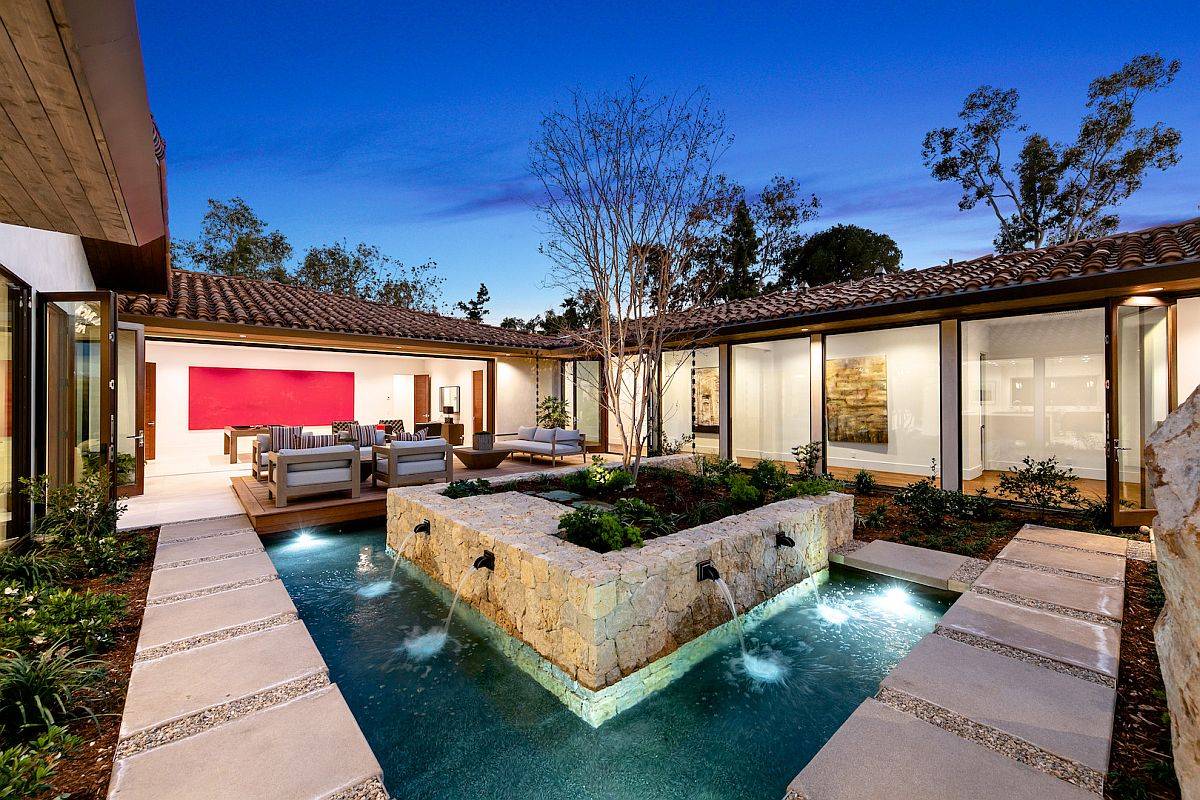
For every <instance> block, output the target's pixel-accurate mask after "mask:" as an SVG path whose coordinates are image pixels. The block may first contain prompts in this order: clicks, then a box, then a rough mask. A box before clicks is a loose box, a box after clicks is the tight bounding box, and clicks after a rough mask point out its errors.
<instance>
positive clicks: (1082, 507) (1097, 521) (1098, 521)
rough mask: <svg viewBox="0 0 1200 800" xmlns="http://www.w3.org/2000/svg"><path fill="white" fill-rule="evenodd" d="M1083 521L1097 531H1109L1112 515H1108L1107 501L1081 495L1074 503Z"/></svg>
mask: <svg viewBox="0 0 1200 800" xmlns="http://www.w3.org/2000/svg"><path fill="white" fill-rule="evenodd" d="M1076 507H1077V508H1078V509H1079V514H1080V516H1081V517H1082V518H1083V522H1084V524H1085V525H1087V526H1088V527H1089V528H1091V529H1092V530H1093V531H1096V532H1097V533H1100V532H1104V533H1108V532H1109V531H1110V526H1111V524H1112V517H1111V516H1110V515H1109V508H1108V501H1107V500H1098V499H1096V498H1094V497H1081V498H1080V499H1079V502H1077V503H1076Z"/></svg>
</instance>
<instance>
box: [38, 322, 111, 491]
mask: <svg viewBox="0 0 1200 800" xmlns="http://www.w3.org/2000/svg"><path fill="white" fill-rule="evenodd" d="M44 309H45V320H44V324H45V328H44V330H45V339H44V342H43V348H44V352H45V359H46V360H45V364H44V368H45V373H44V374H45V376H46V416H45V420H46V430H45V436H46V473H47V474H48V475H49V476H50V480H51V482H52V483H54V484H62V483H72V482H74V481H76V480H78V479H79V478H80V477H82V476H83V475H84V474H85V473H86V472H90V471H94V470H97V469H100V468H102V467H106V466H107V463H108V459H109V457H110V449H109V447H110V445H111V441H110V430H111V428H110V427H109V425H108V424H106V423H107V420H105V419H104V414H107V413H110V406H109V403H108V396H107V395H108V393H109V389H108V387H107V386H106V378H107V376H106V375H104V374H103V369H104V368H105V367H106V366H107V365H106V364H104V363H103V360H104V359H103V351H104V349H105V348H106V347H108V346H110V342H109V340H108V332H109V331H108V325H106V324H105V323H106V320H105V313H106V310H107V309H106V307H105V304H104V303H102V302H101V301H99V300H59V301H51V302H47V303H46V304H45V305H44Z"/></svg>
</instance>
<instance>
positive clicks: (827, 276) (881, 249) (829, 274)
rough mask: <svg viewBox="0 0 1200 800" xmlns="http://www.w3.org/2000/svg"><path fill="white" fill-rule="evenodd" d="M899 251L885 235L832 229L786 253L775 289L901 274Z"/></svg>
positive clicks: (843, 227) (848, 227)
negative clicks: (877, 274) (878, 275)
mask: <svg viewBox="0 0 1200 800" xmlns="http://www.w3.org/2000/svg"><path fill="white" fill-rule="evenodd" d="M901 255H902V254H901V252H900V247H899V246H898V245H897V244H896V242H895V240H894V239H892V237H890V236H888V235H887V234H886V233H876V232H875V231H872V230H868V229H867V228H860V227H859V226H857V225H834V226H833V227H832V228H829V229H828V230H824V231H821V232H820V233H814V234H813V235H812V236H810V237H808V238H807V239H805V240H804V242H803V243H801V244H800V245H798V246H796V247H794V248H793V249H792V250H791V251H789V252H788V254H787V256H786V257H785V259H784V265H783V270H782V273H781V274H780V276H779V281H778V283H777V284H776V285H775V287H774V288H778V289H798V288H800V287H801V286H803V285H804V284H808V285H809V286H818V285H820V284H823V283H838V282H841V281H852V280H858V279H860V278H867V277H870V276H871V275H874V274H876V273H877V272H879V271H883V272H899V271H900V258H901Z"/></svg>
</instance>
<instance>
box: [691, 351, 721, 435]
mask: <svg viewBox="0 0 1200 800" xmlns="http://www.w3.org/2000/svg"><path fill="white" fill-rule="evenodd" d="M692 391H693V392H694V393H695V394H694V396H693V398H692V431H694V432H695V433H719V432H720V430H721V416H720V412H721V401H720V391H721V384H720V372H719V370H718V369H717V368H716V367H693V368H692Z"/></svg>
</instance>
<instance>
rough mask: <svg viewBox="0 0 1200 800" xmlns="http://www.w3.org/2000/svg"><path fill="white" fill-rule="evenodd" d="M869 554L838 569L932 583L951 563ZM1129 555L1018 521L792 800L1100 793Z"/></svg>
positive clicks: (1092, 539)
mask: <svg viewBox="0 0 1200 800" xmlns="http://www.w3.org/2000/svg"><path fill="white" fill-rule="evenodd" d="M871 544H880V543H879V542H873V543H871ZM870 546H871V545H867V546H865V547H861V548H858V549H857V550H856V551H854V552H849V553H843V559H844V561H845V563H847V564H851V565H856V564H854V562H853V561H852V558H854V559H856V560H857V561H858V563H860V564H862V565H863V566H862V567H861V568H865V569H870V570H871V571H875V572H881V573H882V574H889V575H899V576H901V577H905V575H903V574H901V573H906V572H907V573H915V574H921V573H920V571H919V570H920V569H924V573H923V574H924V575H925V576H926V578H928V579H932V578H933V577H935V576H942V575H945V574H946V570H947V569H949V567H950V562H949V561H946V560H944V559H937V558H932V559H930V557H923V558H925V559H926V560H924V561H922V560H921V559H918V558H917V557H916V556H915V555H914V554H912V553H909V552H907V551H904V550H895V549H894V548H890V547H889V548H874V549H873V550H872V551H871V552H866V551H867V549H868V548H869V547H870ZM894 547H903V545H896V546H894ZM848 549H849V548H848ZM1127 555H1128V556H1129V557H1133V554H1131V553H1130V552H1129V550H1128V549H1127V544H1126V541H1125V540H1123V539H1117V538H1115V537H1111V536H1100V535H1096V534H1088V533H1079V532H1077V531H1065V530H1057V529H1053V528H1045V527H1041V526H1034V525H1026V526H1025V527H1024V528H1023V529H1022V530H1021V531H1020V532H1019V533H1018V534H1017V536H1016V537H1015V538H1014V539H1013V540H1012V541H1011V542H1010V543H1009V544H1008V545H1007V546H1006V547H1005V548H1004V550H1002V551H1001V553H1000V554H999V556H998V557H997V558H996V559H995V560H994V561H993V562H992V563H991V565H989V566H987V568H986V569H984V570H983V571H982V574H979V575H978V577H977V578H975V579H974V580H973V582H971V581H968V582H969V583H971V584H972V585H971V586H970V588H969V589H968V590H967V591H966V592H965V593H964V594H963V595H962V596H961V597H960V598H959V599H958V600H957V601H955V603H954V605H952V606H951V608H950V610H949V611H948V612H947V613H946V615H945V616H944V617H943V618H942V620H941V622H940V623H939V625H938V626H937V629H936V630H935V631H934V632H933V633H932V634H930V635H928V636H926V637H925V638H924V639H922V640H921V642H920V643H919V644H918V645H917V646H916V647H915V648H914V649H913V651H912V652H911V653H909V654H908V656H906V657H905V658H904V659H903V660H901V662H900V663H899V664H898V665H897V666H896V668H895V669H894V670H892V672H891V674H889V675H888V676H887V678H885V679H884V681H883V683H882V684H881V686H880V689H879V692H878V693H877V694H876V696H875V697H874V698H871V699H869V700H867V701H866V702H864V703H863V704H862V705H861V706H860V707H859V708H858V709H857V710H856V711H855V712H854V713H853V714H852V715H851V716H850V718H849V719H848V720H846V722H845V724H843V725H842V727H841V728H840V729H839V730H838V732H837V733H836V734H835V735H834V736H833V738H831V739H830V740H829V742H827V743H826V745H825V746H824V747H823V748H822V749H821V751H820V752H819V753H817V755H816V756H815V757H814V758H813V760H812V761H811V762H810V763H809V764H808V766H806V767H805V768H804V770H803V771H802V772H801V773H800V774H799V775H797V776H796V778H795V779H794V780H793V781H792V783H791V785H790V786H789V787H788V793H787V800H841V798H846V799H847V800H849V798H860V799H862V800H868V799H869V798H894V797H905V798H911V799H912V800H921V799H922V798H929V800H933V799H934V798H946V797H972V798H997V799H998V798H1013V797H1030V798H1034V797H1036V798H1047V799H1048V800H1051V799H1054V798H1064V800H1067V799H1071V798H1073V799H1074V800H1094V799H1095V798H1096V797H1098V796H1101V795H1102V794H1103V789H1104V776H1105V774H1106V773H1107V771H1108V758H1109V750H1110V747H1111V743H1112V725H1113V715H1114V711H1115V707H1116V677H1117V665H1118V659H1119V654H1120V644H1121V615H1122V609H1123V604H1124V593H1125V585H1124V580H1125V578H1124V576H1125V559H1126V557H1127ZM889 557H891V558H892V559H893V562H892V563H890V564H889V563H888V558H889ZM960 575H961V574H960ZM939 579H940V578H939ZM919 582H921V583H926V584H927V585H936V584H932V583H929V581H928V580H921V581H919Z"/></svg>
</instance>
